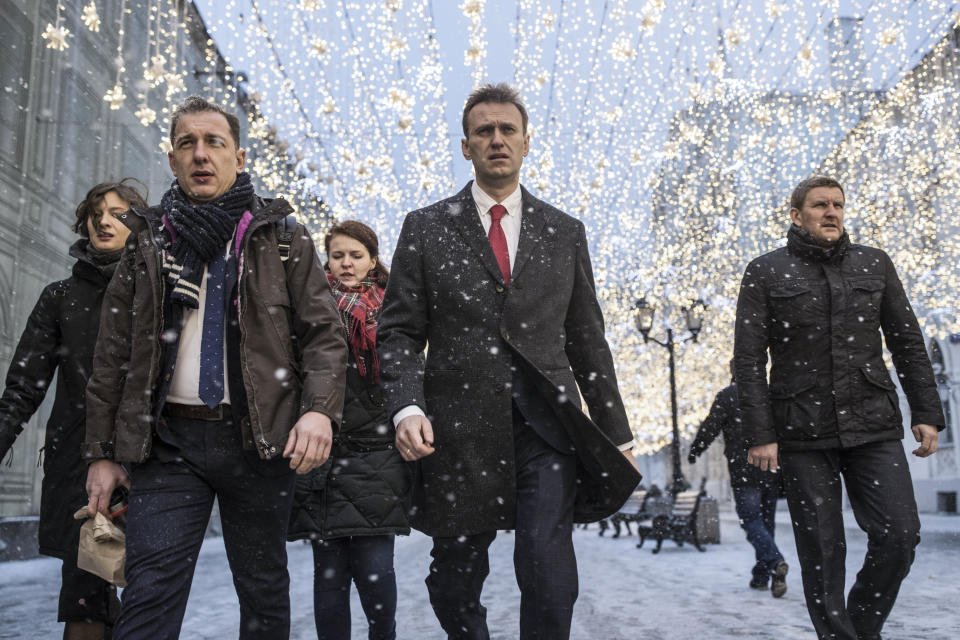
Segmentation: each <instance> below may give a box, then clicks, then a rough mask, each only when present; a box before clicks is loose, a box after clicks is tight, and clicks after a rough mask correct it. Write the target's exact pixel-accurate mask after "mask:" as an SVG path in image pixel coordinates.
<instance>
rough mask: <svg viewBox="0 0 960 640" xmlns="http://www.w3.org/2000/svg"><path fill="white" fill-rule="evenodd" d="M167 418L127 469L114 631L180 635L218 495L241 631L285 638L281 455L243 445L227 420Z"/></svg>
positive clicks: (286, 508)
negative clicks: (263, 456) (266, 456)
mask: <svg viewBox="0 0 960 640" xmlns="http://www.w3.org/2000/svg"><path fill="white" fill-rule="evenodd" d="M164 420H165V424H164V427H165V430H164V433H165V434H166V435H165V437H166V438H170V440H168V442H164V441H162V440H160V439H159V438H155V439H154V449H153V453H152V454H151V456H150V458H148V459H147V460H146V461H145V462H144V463H142V464H138V465H135V466H134V468H133V474H132V483H133V484H132V487H131V491H130V509H129V511H128V512H127V565H126V578H127V587H126V588H125V589H124V590H123V607H122V611H121V613H120V619H119V620H118V621H117V625H116V627H115V628H114V632H113V637H114V639H115V640H125V639H128V638H133V639H143V640H161V639H165V638H177V637H178V636H179V634H180V627H181V625H182V623H183V614H184V609H185V608H186V605H187V596H188V595H189V593H190V585H191V583H192V581H193V571H194V567H195V566H196V562H197V554H198V553H199V551H200V545H201V543H202V542H203V536H204V532H205V530H206V527H207V522H208V521H209V519H210V512H211V509H212V508H213V500H214V497H216V499H217V501H218V503H219V506H220V520H221V523H222V526H223V542H224V546H225V547H226V552H227V561H228V562H229V564H230V570H231V572H232V573H233V583H234V586H235V587H236V590H237V596H238V598H239V600H240V638H241V639H244V640H246V639H249V640H253V639H254V638H256V639H265V638H269V639H274V638H282V639H286V638H288V637H289V635H290V595H289V583H290V579H289V576H288V574H287V552H286V528H287V521H288V519H289V517H290V505H291V500H292V495H293V482H294V476H293V472H292V471H290V469H289V468H288V467H287V464H288V463H287V461H286V460H283V459H279V460H271V461H263V460H259V459H258V458H256V453H251V452H244V451H243V450H242V449H241V444H240V428H239V426H238V425H236V424H233V423H232V422H230V421H199V420H185V419H177V418H164ZM171 440H172V441H173V442H176V446H175V447H174V446H171V445H170V444H169V442H170V441H171Z"/></svg>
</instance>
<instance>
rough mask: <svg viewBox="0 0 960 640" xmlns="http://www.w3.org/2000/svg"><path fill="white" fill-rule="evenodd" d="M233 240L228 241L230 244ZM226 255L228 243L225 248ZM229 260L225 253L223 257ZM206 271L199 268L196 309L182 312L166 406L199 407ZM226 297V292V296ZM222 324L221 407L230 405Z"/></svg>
mask: <svg viewBox="0 0 960 640" xmlns="http://www.w3.org/2000/svg"><path fill="white" fill-rule="evenodd" d="M232 241H233V240H232V239H231V242H232ZM226 247H227V248H226V251H227V252H229V251H230V242H228V243H227V245H226ZM226 255H227V257H229V256H230V254H229V253H227V254H226ZM207 276H208V272H207V268H206V266H204V268H203V277H202V278H201V279H200V295H199V296H198V298H199V299H200V302H199V304H198V305H197V308H196V309H184V310H183V326H182V327H181V329H180V343H179V344H178V345H177V363H176V365H174V367H173V377H172V378H171V380H170V390H169V391H168V392H167V402H173V403H175V404H191V405H202V404H204V402H203V400H201V399H200V345H201V343H202V340H203V310H204V308H205V307H206V303H207ZM227 295H229V292H228V293H227ZM228 321H229V319H228V318H227V317H224V321H223V400H221V401H220V402H221V403H223V404H230V385H228V384H227V322H228Z"/></svg>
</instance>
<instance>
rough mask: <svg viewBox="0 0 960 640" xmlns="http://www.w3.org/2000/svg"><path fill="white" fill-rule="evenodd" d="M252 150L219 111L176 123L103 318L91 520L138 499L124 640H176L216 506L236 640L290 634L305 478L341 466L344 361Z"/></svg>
mask: <svg viewBox="0 0 960 640" xmlns="http://www.w3.org/2000/svg"><path fill="white" fill-rule="evenodd" d="M239 138H240V133H239V121H238V120H237V118H236V116H234V115H233V114H231V113H228V112H226V111H225V110H223V109H222V108H221V107H219V106H217V105H214V104H212V103H209V102H207V101H206V100H204V99H202V98H199V97H196V96H192V97H190V98H187V99H186V100H185V101H184V102H183V103H182V104H180V105H179V106H178V107H177V109H176V110H175V111H174V114H173V117H172V120H171V125H170V143H171V145H172V151H170V153H169V154H168V155H169V160H170V168H171V169H172V171H173V174H174V176H175V178H176V180H175V181H174V183H173V184H172V185H171V187H170V189H169V190H168V191H167V193H166V194H164V196H163V199H162V201H161V204H160V206H159V207H153V208H150V209H144V210H138V209H134V210H133V211H131V212H130V213H128V214H127V216H126V219H125V222H126V223H127V225H128V226H129V227H130V228H131V231H132V233H131V234H130V237H129V239H128V241H127V247H126V251H125V253H124V255H123V257H122V258H121V264H120V266H119V268H118V270H117V273H116V275H115V277H114V278H113V280H112V281H111V283H110V285H109V287H108V288H107V292H106V295H105V299H104V303H103V313H102V319H101V325H100V326H101V329H100V335H101V336H104V338H105V339H103V340H99V341H98V344H97V348H96V351H95V355H94V364H93V376H92V378H91V379H90V382H89V385H88V386H87V432H86V440H85V442H84V452H83V453H84V457H85V458H86V459H87V460H89V461H90V462H91V464H90V467H89V471H88V475H87V492H88V494H89V495H90V503H89V507H90V509H91V510H93V509H97V510H100V511H102V512H105V511H106V509H107V505H108V503H109V501H110V497H111V493H112V492H113V490H114V488H115V487H116V486H117V485H118V484H127V485H131V491H130V508H129V512H128V514H127V523H128V524H127V565H126V579H127V588H126V589H124V592H123V609H122V612H121V615H120V619H119V620H118V621H117V626H116V627H115V629H114V636H113V637H114V638H118V639H119V638H159V637H176V636H177V635H178V634H179V632H180V626H181V623H182V620H183V613H184V609H185V607H186V603H187V595H188V593H189V589H190V582H191V580H192V577H193V570H194V566H195V563H196V558H197V553H198V551H199V548H200V545H201V543H202V541H203V535H204V530H205V528H206V524H207V521H208V519H209V517H210V512H211V508H212V506H213V500H214V498H216V499H217V501H218V504H219V507H220V517H221V523H222V526H223V537H224V545H225V546H226V551H227V557H228V559H229V561H230V567H231V570H232V572H233V578H234V584H235V585H236V589H237V595H238V596H239V600H240V611H241V616H240V637H241V638H258V639H260V638H287V637H288V636H289V627H290V604H289V594H288V584H289V577H288V574H287V568H286V549H285V538H286V526H287V521H288V518H289V511H290V500H291V496H292V494H293V481H294V471H296V472H297V473H306V472H308V471H310V470H311V469H313V468H315V467H317V466H319V465H320V464H321V463H323V461H324V460H325V459H326V458H327V456H328V455H329V451H330V444H331V441H332V435H333V429H334V427H335V425H336V424H337V423H338V421H339V420H340V414H341V411H342V408H343V393H344V380H345V371H346V361H347V349H346V341H345V337H344V335H343V331H342V329H341V326H340V320H339V317H338V314H337V308H336V306H335V304H334V303H333V298H332V297H331V295H330V292H329V285H328V284H327V279H326V276H325V275H324V272H323V269H322V267H321V265H320V262H319V260H318V257H317V254H316V250H315V248H314V245H313V241H312V240H311V239H310V237H309V235H308V233H307V231H306V230H305V229H304V228H303V227H302V226H300V225H298V224H296V223H295V221H293V219H292V218H291V217H289V215H290V214H291V213H292V210H291V208H290V206H289V205H288V204H287V203H286V202H285V201H283V200H281V199H277V200H272V201H265V200H263V199H262V198H259V197H258V196H257V195H256V194H255V193H254V191H253V186H252V184H251V182H250V177H249V176H248V175H247V174H246V173H245V172H244V171H243V166H244V161H245V151H244V150H243V149H241V148H240V142H239ZM107 338H109V339H107ZM119 463H128V464H127V465H125V466H121V465H120V464H119Z"/></svg>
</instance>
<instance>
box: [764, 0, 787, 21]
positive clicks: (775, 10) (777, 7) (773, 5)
mask: <svg viewBox="0 0 960 640" xmlns="http://www.w3.org/2000/svg"><path fill="white" fill-rule="evenodd" d="M786 10H787V5H785V4H783V3H782V2H776V0H770V1H769V2H767V15H768V16H770V17H771V18H779V17H780V15H781V14H783V12H784V11H786Z"/></svg>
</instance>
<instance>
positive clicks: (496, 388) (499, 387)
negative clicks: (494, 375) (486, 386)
mask: <svg viewBox="0 0 960 640" xmlns="http://www.w3.org/2000/svg"><path fill="white" fill-rule="evenodd" d="M504 389H506V386H505V385H504V384H503V383H502V382H498V383H496V384H495V385H493V390H494V391H496V392H497V393H501V392H502V391H503V390H504Z"/></svg>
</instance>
